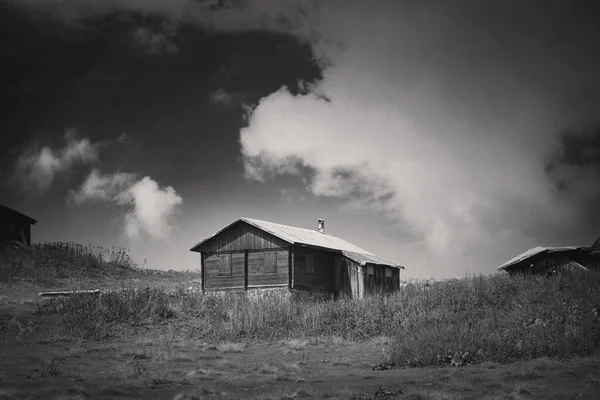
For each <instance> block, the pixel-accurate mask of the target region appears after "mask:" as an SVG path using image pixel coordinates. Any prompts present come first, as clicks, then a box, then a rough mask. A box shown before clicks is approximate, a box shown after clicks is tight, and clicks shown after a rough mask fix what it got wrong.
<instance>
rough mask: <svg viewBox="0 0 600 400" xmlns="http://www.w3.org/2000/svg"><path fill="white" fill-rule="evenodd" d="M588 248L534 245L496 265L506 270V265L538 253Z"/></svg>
mask: <svg viewBox="0 0 600 400" xmlns="http://www.w3.org/2000/svg"><path fill="white" fill-rule="evenodd" d="M585 249H588V248H587V247H586V246H563V247H541V246H538V247H534V248H533V249H529V250H527V251H526V252H524V253H522V254H519V255H518V256H516V257H514V258H512V259H510V260H508V261H507V262H505V263H504V264H502V265H501V266H499V267H498V270H500V271H503V270H506V269H507V268H508V267H512V266H513V265H516V264H519V263H520V262H523V261H525V260H527V259H529V258H531V257H534V256H536V255H538V254H543V253H559V252H562V253H567V252H574V251H579V250H585Z"/></svg>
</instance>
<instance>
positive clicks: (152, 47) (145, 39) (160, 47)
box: [133, 27, 179, 55]
mask: <svg viewBox="0 0 600 400" xmlns="http://www.w3.org/2000/svg"><path fill="white" fill-rule="evenodd" d="M171 36H172V34H169V33H168V32H152V31H150V30H149V29H148V28H143V27H138V28H136V29H135V30H134V32H133V45H134V46H135V47H138V48H140V49H143V50H144V51H146V52H147V53H148V54H154V55H159V54H176V53H178V52H179V48H178V47H177V45H176V44H175V43H173V42H172V38H171Z"/></svg>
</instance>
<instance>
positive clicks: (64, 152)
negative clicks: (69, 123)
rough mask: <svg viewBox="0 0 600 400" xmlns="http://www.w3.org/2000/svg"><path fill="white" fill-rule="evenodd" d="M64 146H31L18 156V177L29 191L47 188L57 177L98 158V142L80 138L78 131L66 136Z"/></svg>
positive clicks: (16, 174)
mask: <svg viewBox="0 0 600 400" xmlns="http://www.w3.org/2000/svg"><path fill="white" fill-rule="evenodd" d="M64 141H65V144H64V146H63V147H62V148H58V149H56V148H52V147H50V146H43V147H35V146H34V147H31V148H29V149H27V150H26V151H25V152H24V153H23V154H22V155H21V156H19V158H18V159H17V165H16V172H15V178H16V179H17V180H18V181H19V182H20V184H21V185H22V186H23V188H25V189H26V190H33V191H43V190H46V189H48V188H49V187H50V185H51V184H52V182H53V181H54V180H55V178H56V176H57V175H58V174H60V173H64V172H67V171H69V170H70V169H72V168H74V167H75V166H77V165H85V164H92V163H94V162H96V161H97V159H98V146H99V145H98V144H95V143H92V142H91V141H90V140H89V139H87V138H84V139H80V138H78V137H77V135H76V133H75V132H74V131H68V132H67V133H66V134H65V136H64Z"/></svg>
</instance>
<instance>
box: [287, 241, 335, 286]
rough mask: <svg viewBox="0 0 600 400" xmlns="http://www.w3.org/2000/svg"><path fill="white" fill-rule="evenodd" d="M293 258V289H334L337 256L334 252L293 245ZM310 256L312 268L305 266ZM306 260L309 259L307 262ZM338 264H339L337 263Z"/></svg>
mask: <svg viewBox="0 0 600 400" xmlns="http://www.w3.org/2000/svg"><path fill="white" fill-rule="evenodd" d="M293 258H294V261H293V263H294V277H293V281H294V286H293V287H294V289H300V290H307V291H319V290H327V291H332V292H334V291H336V290H337V282H336V279H335V278H336V271H335V266H336V261H337V260H339V256H338V255H337V254H336V253H332V252H326V251H322V250H316V249H312V248H304V247H299V246H295V247H294V249H293ZM310 258H312V263H313V267H314V268H312V269H309V268H307V264H309V263H310V261H309V260H307V259H310ZM307 261H309V262H308V263H307ZM338 265H339V264H338Z"/></svg>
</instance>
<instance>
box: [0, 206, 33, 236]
mask: <svg viewBox="0 0 600 400" xmlns="http://www.w3.org/2000/svg"><path fill="white" fill-rule="evenodd" d="M35 223H37V221H36V220H35V219H33V218H31V217H29V216H27V215H25V214H22V213H20V212H18V211H16V210H13V209H12V208H10V207H7V206H5V205H3V204H0V244H6V243H10V244H23V245H27V246H29V245H30V244H31V225H34V224H35Z"/></svg>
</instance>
